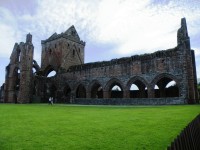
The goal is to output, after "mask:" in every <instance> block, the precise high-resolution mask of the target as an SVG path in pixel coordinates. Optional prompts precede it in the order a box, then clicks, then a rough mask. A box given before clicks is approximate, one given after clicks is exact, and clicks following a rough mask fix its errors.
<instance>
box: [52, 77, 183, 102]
mask: <svg viewBox="0 0 200 150" xmlns="http://www.w3.org/2000/svg"><path fill="white" fill-rule="evenodd" d="M54 89H55V90H54V91H53V93H56V90H57V89H56V88H54ZM179 90H180V89H179V82H178V81H177V80H176V79H175V78H173V77H171V76H161V77H159V78H155V79H154V80H153V81H152V83H151V84H148V83H147V82H146V81H145V80H144V79H142V78H141V77H137V78H136V77H135V78H132V79H130V80H129V81H128V82H127V84H125V85H124V84H123V82H122V81H120V80H119V79H116V78H115V79H111V80H110V81H108V82H107V84H106V85H105V86H103V85H102V84H101V83H100V82H99V81H97V80H94V81H93V82H91V83H90V84H89V85H88V86H87V85H86V84H84V83H80V84H77V86H76V87H75V88H74V89H72V88H71V87H70V86H69V85H68V84H66V85H65V87H64V89H63V94H64V96H65V97H66V99H69V98H70V96H71V95H73V96H74V97H75V98H153V97H155V98H162V97H179V96H180V94H179ZM53 95H55V94H53Z"/></svg>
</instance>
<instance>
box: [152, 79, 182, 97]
mask: <svg viewBox="0 0 200 150" xmlns="http://www.w3.org/2000/svg"><path fill="white" fill-rule="evenodd" d="M156 85H157V87H158V88H154V90H155V92H154V93H155V97H156V98H159V97H179V87H178V85H177V83H176V82H175V81H174V80H172V79H171V78H168V77H164V78H161V79H160V80H159V81H158V82H157V83H156Z"/></svg>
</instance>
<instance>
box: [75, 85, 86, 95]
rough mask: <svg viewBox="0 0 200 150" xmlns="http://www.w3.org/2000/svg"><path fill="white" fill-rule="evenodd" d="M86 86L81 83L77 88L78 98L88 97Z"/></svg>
mask: <svg viewBox="0 0 200 150" xmlns="http://www.w3.org/2000/svg"><path fill="white" fill-rule="evenodd" d="M86 94H87V93H86V87H85V85H84V84H82V83H80V84H79V85H78V86H77V88H76V98H86Z"/></svg>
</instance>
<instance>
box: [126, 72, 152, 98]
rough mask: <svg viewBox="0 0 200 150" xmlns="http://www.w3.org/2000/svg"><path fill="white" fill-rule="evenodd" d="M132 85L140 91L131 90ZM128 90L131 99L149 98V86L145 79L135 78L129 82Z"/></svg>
mask: <svg viewBox="0 0 200 150" xmlns="http://www.w3.org/2000/svg"><path fill="white" fill-rule="evenodd" d="M132 85H135V86H136V87H137V88H138V89H137V90H136V89H131V86H132ZM126 89H127V91H129V92H128V97H130V98H147V97H148V89H149V84H148V83H147V81H146V80H145V79H144V78H142V77H139V76H135V77H132V78H131V79H130V80H129V81H128V82H127V86H126Z"/></svg>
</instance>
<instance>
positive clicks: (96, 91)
mask: <svg viewBox="0 0 200 150" xmlns="http://www.w3.org/2000/svg"><path fill="white" fill-rule="evenodd" d="M88 91H89V92H90V93H91V98H103V86H102V85H101V84H100V82H99V81H97V80H93V81H92V82H91V83H90V85H89V87H88Z"/></svg>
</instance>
